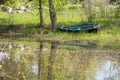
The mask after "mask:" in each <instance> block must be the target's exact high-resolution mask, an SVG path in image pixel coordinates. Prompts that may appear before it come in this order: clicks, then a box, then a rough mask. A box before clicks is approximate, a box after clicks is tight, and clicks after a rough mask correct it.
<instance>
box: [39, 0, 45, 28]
mask: <svg viewBox="0 0 120 80" xmlns="http://www.w3.org/2000/svg"><path fill="white" fill-rule="evenodd" d="M39 13H40V27H42V28H43V27H44V20H43V8H42V0H39Z"/></svg>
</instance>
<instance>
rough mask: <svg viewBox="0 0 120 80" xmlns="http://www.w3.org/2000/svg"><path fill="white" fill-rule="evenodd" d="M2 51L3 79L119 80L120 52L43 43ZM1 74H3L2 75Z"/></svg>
mask: <svg viewBox="0 0 120 80" xmlns="http://www.w3.org/2000/svg"><path fill="white" fill-rule="evenodd" d="M27 45H28V47H29V48H27V49H24V50H23V49H22V50H21V48H20V49H19V48H17V45H13V48H12V49H8V48H7V47H6V49H5V50H4V52H0V63H1V64H2V66H3V68H2V71H1V72H2V73H4V77H2V78H1V79H0V80H14V79H15V80H17V79H18V80H119V79H120V76H119V75H120V67H119V66H120V53H119V51H115V50H114V51H111V50H108V49H107V50H102V49H87V48H86V49H85V48H81V47H76V46H70V45H60V44H58V43H57V42H50V43H49V42H43V41H41V42H39V43H37V45H36V46H29V44H27ZM0 75H1V74H0Z"/></svg>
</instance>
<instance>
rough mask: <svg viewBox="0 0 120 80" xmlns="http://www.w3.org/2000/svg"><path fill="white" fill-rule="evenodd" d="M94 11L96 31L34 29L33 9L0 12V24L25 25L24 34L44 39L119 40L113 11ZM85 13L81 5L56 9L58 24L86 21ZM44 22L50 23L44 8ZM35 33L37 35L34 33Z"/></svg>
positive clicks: (119, 33) (36, 18) (35, 22)
mask: <svg viewBox="0 0 120 80" xmlns="http://www.w3.org/2000/svg"><path fill="white" fill-rule="evenodd" d="M106 9H107V13H110V12H111V11H114V12H115V9H114V8H113V9H112V10H111V11H109V8H106ZM96 11H99V13H95V16H94V19H93V21H92V22H93V23H96V21H98V23H99V26H100V31H99V32H98V33H86V32H80V33H68V32H51V29H50V28H51V26H46V27H47V29H44V30H42V29H41V30H39V29H35V27H36V26H38V25H39V11H38V10H35V11H34V12H33V13H20V14H8V13H5V12H0V15H1V16H0V19H1V20H0V25H2V26H7V25H11V24H13V25H21V27H25V29H24V30H22V32H23V34H25V35H34V34H35V35H34V36H32V37H34V38H39V37H40V38H42V39H46V40H58V41H75V40H77V41H85V40H87V41H98V42H99V43H97V44H99V45H100V42H108V41H109V42H111V41H112V42H114V41H118V42H119V41H120V37H119V36H120V28H119V26H120V24H118V22H119V21H120V20H119V19H116V17H115V15H116V14H115V13H112V14H109V15H107V16H101V14H102V12H100V10H99V8H96ZM87 15H88V13H86V12H85V11H84V9H83V8H82V7H81V6H74V8H71V7H69V6H67V7H66V8H65V9H63V10H60V11H57V22H58V26H59V27H62V26H68V25H78V24H84V23H87V20H88V19H87ZM44 22H45V24H46V25H50V17H49V10H48V9H44ZM36 34H37V35H36Z"/></svg>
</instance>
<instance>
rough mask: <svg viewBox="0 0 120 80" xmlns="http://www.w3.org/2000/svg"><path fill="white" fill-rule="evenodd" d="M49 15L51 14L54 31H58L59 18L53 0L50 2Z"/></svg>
mask: <svg viewBox="0 0 120 80" xmlns="http://www.w3.org/2000/svg"><path fill="white" fill-rule="evenodd" d="M49 13H50V19H51V25H52V31H56V29H57V18H56V12H55V7H54V3H53V0H49Z"/></svg>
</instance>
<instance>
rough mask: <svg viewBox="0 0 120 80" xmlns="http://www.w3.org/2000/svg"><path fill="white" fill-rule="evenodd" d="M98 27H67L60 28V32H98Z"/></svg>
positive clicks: (89, 25) (94, 25)
mask: <svg viewBox="0 0 120 80" xmlns="http://www.w3.org/2000/svg"><path fill="white" fill-rule="evenodd" d="M98 28H99V27H98V25H96V24H83V25H75V26H65V27H58V28H57V30H59V31H98Z"/></svg>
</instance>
